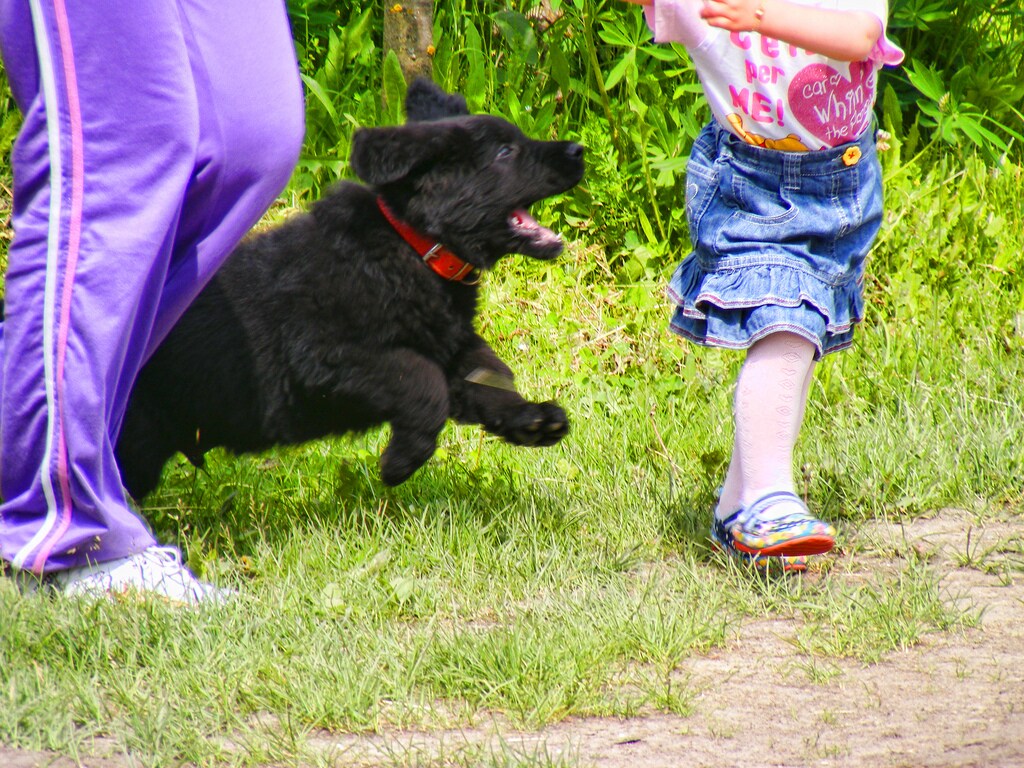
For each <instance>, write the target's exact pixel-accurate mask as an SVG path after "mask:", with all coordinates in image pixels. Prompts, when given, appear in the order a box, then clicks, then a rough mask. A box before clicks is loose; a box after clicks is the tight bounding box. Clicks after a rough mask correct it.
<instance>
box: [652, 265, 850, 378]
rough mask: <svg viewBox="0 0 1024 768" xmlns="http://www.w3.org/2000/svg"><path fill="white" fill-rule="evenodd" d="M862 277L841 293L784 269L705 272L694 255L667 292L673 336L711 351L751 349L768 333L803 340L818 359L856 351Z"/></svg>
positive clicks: (844, 286) (790, 268)
mask: <svg viewBox="0 0 1024 768" xmlns="http://www.w3.org/2000/svg"><path fill="white" fill-rule="evenodd" d="M862 283H863V276H862V275H861V276H858V278H857V279H851V280H849V281H848V282H846V283H845V284H842V285H838V286H837V285H833V284H832V283H830V282H828V281H826V280H824V279H822V278H819V277H816V276H815V275H814V274H813V273H811V272H808V271H806V270H802V269H799V268H796V267H793V266H788V265H786V264H785V263H775V264H760V265H756V266H754V265H751V266H745V267H740V268H736V269H722V270H719V271H714V272H712V271H708V270H706V269H704V268H703V267H702V266H701V265H700V263H699V260H698V258H697V257H696V255H691V256H689V257H688V258H686V259H684V260H683V262H682V263H681V264H680V265H679V267H678V268H677V269H676V271H675V274H674V275H673V276H672V280H671V282H670V283H669V286H668V289H667V292H668V296H669V298H670V299H671V300H672V301H673V302H674V303H675V305H676V309H675V311H674V313H673V316H672V320H671V328H672V330H673V331H674V332H676V333H678V334H680V335H681V336H683V337H685V338H687V339H689V340H690V341H693V342H695V343H697V344H701V345H704V346H709V347H725V348H728V349H747V348H749V347H750V346H751V345H753V344H754V343H755V342H756V341H758V340H759V339H762V338H764V337H765V336H767V335H769V334H771V333H777V332H780V331H787V332H789V333H795V334H797V335H798V336H802V337H803V338H805V339H807V340H808V341H810V342H811V343H813V344H814V345H815V347H816V349H817V352H816V355H815V356H816V357H817V358H820V357H822V356H823V355H827V354H829V353H831V352H837V351H839V350H841V349H845V348H846V347H848V346H850V345H851V344H852V343H853V329H854V326H855V325H856V324H857V323H859V322H861V321H862V320H863V318H864V299H863V292H862Z"/></svg>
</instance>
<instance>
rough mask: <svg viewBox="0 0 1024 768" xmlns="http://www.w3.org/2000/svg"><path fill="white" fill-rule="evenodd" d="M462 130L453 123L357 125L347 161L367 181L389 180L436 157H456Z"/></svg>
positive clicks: (461, 149)
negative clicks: (377, 126)
mask: <svg viewBox="0 0 1024 768" xmlns="http://www.w3.org/2000/svg"><path fill="white" fill-rule="evenodd" d="M465 143H466V137H465V132H464V131H462V130H460V129H459V127H458V126H455V125H424V124H422V123H412V124H409V125H397V126H388V127H385V128H361V129H359V130H357V131H356V132H355V135H354V136H353V137H352V154H351V156H350V157H349V163H350V165H351V166H352V170H353V171H355V173H356V175H357V176H358V177H359V178H360V179H362V180H363V181H365V182H366V183H367V184H373V185H381V184H391V183H394V182H396V181H400V180H401V179H404V178H405V177H407V176H408V175H409V174H411V173H412V172H413V171H415V170H416V169H418V168H424V167H426V166H428V165H431V164H432V163H433V162H434V161H435V160H436V159H437V158H440V157H459V156H460V155H461V154H462V153H463V152H464V150H465Z"/></svg>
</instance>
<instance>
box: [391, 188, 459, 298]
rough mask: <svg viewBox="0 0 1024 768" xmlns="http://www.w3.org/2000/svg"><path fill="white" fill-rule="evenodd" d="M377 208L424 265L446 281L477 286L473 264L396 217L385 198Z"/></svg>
mask: <svg viewBox="0 0 1024 768" xmlns="http://www.w3.org/2000/svg"><path fill="white" fill-rule="evenodd" d="M377 207H378V208H380V212H381V213H383V214H384V218H385V219H387V220H388V223H389V224H391V226H392V227H394V228H395V231H396V232H397V233H398V234H400V235H401V236H402V239H404V240H405V242H407V243H408V244H409V245H411V246H412V247H413V249H414V250H415V251H416V253H418V254H419V255H420V257H421V258H422V259H423V263H424V264H426V265H427V266H428V267H430V268H431V269H432V270H434V272H436V273H437V274H439V275H440V276H441V277H443V278H444V279H445V280H453V281H458V282H460V283H466V284H467V285H475V284H476V283H477V282H478V281H479V278H478V277H477V275H476V269H475V268H474V267H473V265H472V264H470V263H468V262H466V261H463V260H462V259H460V258H459V257H458V256H456V255H455V254H454V253H452V252H451V251H449V250H448V249H447V248H445V247H444V246H443V245H441V244H440V243H439V242H437V241H435V240H431V239H430V238H428V237H424V236H423V235H421V234H420V233H419V232H417V231H416V230H415V229H413V228H412V227H410V226H409V225H408V224H406V223H405V222H404V221H402V220H401V219H399V218H398V217H397V216H395V213H394V211H392V210H391V209H390V208H389V207H388V205H387V203H385V202H384V198H383V197H378V198H377Z"/></svg>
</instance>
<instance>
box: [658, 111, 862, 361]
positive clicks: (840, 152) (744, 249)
mask: <svg viewBox="0 0 1024 768" xmlns="http://www.w3.org/2000/svg"><path fill="white" fill-rule="evenodd" d="M874 134H875V132H874V130H873V129H869V130H867V131H865V132H864V134H863V135H862V136H861V137H860V138H859V139H857V140H856V141H854V142H851V143H849V144H843V145H841V146H838V147H834V148H832V149H824V150H819V151H812V152H781V151H778V150H770V149H763V148H761V147H755V146H752V145H750V144H747V143H746V142H744V141H742V140H741V139H739V138H737V137H736V136H734V135H733V134H731V133H729V132H728V131H726V130H724V129H723V128H721V127H720V126H718V125H717V124H716V123H714V122H712V123H711V124H710V125H708V126H707V127H705V128H704V130H703V131H702V132H701V134H700V136H698V137H697V140H696V141H695V142H694V145H693V149H692V151H691V153H690V159H689V163H688V165H687V173H686V215H687V220H688V221H689V225H690V239H691V241H692V243H693V252H692V253H690V255H689V256H687V257H686V258H685V259H684V260H683V262H682V263H681V264H680V265H679V267H678V268H677V269H676V271H675V274H674V275H673V277H672V280H671V282H670V284H669V288H668V295H669V297H670V299H671V300H672V301H673V302H674V304H675V308H674V311H673V316H672V321H671V327H672V330H673V331H675V332H676V333H678V334H680V335H681V336H683V337H685V338H687V339H690V340H691V341H694V342H696V343H698V344H703V345H706V346H712V347H726V348H730V349H746V348H748V347H750V346H751V345H752V344H753V343H754V342H756V341H757V340H759V339H761V338H763V337H765V336H767V335H769V334H771V333H777V332H780V331H788V332H790V333H795V334H797V335H799V336H802V337H804V338H806V339H807V340H808V341H810V342H812V343H813V344H814V345H815V347H816V348H817V352H816V355H815V356H816V357H819V358H820V357H821V356H822V355H825V354H828V353H829V352H835V351H837V350H840V349H843V348H844V347H848V346H849V345H850V344H851V343H852V341H853V327H854V325H856V324H857V323H859V322H860V321H861V320H862V319H863V316H864V299H863V284H864V261H865V259H866V257H867V254H868V251H869V250H870V249H871V245H872V243H873V242H874V240H875V236H876V235H877V234H878V229H879V226H880V225H881V221H882V174H881V168H880V167H879V164H878V156H877V154H876V150H875V138H874Z"/></svg>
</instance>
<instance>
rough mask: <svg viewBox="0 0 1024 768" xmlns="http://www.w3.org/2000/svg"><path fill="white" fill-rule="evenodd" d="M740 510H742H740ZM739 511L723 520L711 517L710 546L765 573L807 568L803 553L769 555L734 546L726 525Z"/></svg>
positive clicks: (804, 569)
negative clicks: (775, 570) (746, 550)
mask: <svg viewBox="0 0 1024 768" xmlns="http://www.w3.org/2000/svg"><path fill="white" fill-rule="evenodd" d="M740 511H742V510H740ZM739 513H740V512H739V511H738V512H735V513H733V514H732V515H730V516H729V517H728V518H726V519H725V520H724V521H723V520H719V519H718V518H717V517H713V519H712V522H711V546H712V548H713V549H716V550H718V551H719V552H724V553H725V554H726V555H729V556H730V557H733V558H735V559H736V560H738V561H739V562H741V563H746V564H747V565H749V566H751V567H753V568H755V569H757V570H758V571H761V572H763V573H767V572H768V571H770V570H772V569H773V568H778V569H780V570H782V572H783V573H801V572H803V571H806V570H807V558H806V557H805V556H803V555H796V556H785V555H782V556H774V557H773V556H769V555H762V554H755V553H750V552H744V551H743V550H742V549H739V548H738V547H737V546H736V542H735V540H734V539H733V536H732V532H731V531H730V529H729V528H728V527H727V526H728V525H729V524H731V523H732V521H733V520H735V518H736V516H737V515H739Z"/></svg>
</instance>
